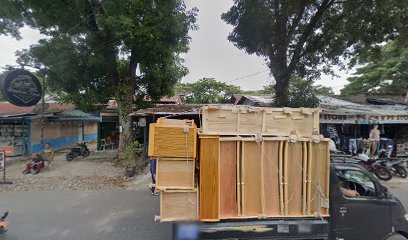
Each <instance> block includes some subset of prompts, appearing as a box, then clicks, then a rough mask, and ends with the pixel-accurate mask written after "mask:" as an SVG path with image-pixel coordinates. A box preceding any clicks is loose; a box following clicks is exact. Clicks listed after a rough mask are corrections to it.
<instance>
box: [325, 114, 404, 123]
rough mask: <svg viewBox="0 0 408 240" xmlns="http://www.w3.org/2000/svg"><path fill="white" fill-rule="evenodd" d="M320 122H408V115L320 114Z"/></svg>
mask: <svg viewBox="0 0 408 240" xmlns="http://www.w3.org/2000/svg"><path fill="white" fill-rule="evenodd" d="M320 123H340V124H370V125H371V124H408V115H364V114H361V115H342V114H324V113H322V114H320Z"/></svg>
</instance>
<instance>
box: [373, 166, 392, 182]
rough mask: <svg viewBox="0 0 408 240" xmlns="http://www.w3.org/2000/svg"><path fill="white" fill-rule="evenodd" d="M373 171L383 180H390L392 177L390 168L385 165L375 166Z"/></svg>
mask: <svg viewBox="0 0 408 240" xmlns="http://www.w3.org/2000/svg"><path fill="white" fill-rule="evenodd" d="M373 172H374V174H375V176H377V177H378V178H379V179H381V180H383V181H388V180H390V179H391V178H392V175H391V172H390V170H388V168H386V167H383V166H378V165H377V166H375V167H373Z"/></svg>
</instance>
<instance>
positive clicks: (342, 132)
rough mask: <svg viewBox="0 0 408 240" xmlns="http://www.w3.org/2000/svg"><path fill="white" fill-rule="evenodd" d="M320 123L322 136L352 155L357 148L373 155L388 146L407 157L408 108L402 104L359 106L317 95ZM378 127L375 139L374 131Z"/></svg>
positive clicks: (398, 154)
mask: <svg viewBox="0 0 408 240" xmlns="http://www.w3.org/2000/svg"><path fill="white" fill-rule="evenodd" d="M320 101H321V105H320V107H321V108H322V113H321V118H320V124H321V131H322V134H323V135H324V136H325V137H329V138H331V139H332V140H333V141H334V142H335V143H336V146H337V148H338V149H339V150H342V151H344V152H347V153H350V154H355V153H356V152H357V150H358V149H363V150H364V152H365V153H366V154H368V155H371V156H377V155H378V151H379V149H387V147H389V146H392V148H393V154H394V155H395V156H408V137H407V136H408V109H407V106H403V105H363V104H357V103H352V102H348V101H344V100H339V99H335V98H331V97H320ZM376 128H378V130H379V138H378V139H377V138H376V137H374V136H375V134H374V135H373V133H375V132H376Z"/></svg>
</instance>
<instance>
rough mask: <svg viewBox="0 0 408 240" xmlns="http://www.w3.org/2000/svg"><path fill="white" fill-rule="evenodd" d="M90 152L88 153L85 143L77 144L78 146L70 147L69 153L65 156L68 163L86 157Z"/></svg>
mask: <svg viewBox="0 0 408 240" xmlns="http://www.w3.org/2000/svg"><path fill="white" fill-rule="evenodd" d="M89 154H91V152H90V151H89V149H88V147H87V146H86V142H82V143H79V144H78V146H75V147H71V148H70V151H69V152H68V153H67V155H66V156H65V158H66V160H67V161H68V162H70V161H72V160H74V158H76V157H79V156H83V157H88V156H89Z"/></svg>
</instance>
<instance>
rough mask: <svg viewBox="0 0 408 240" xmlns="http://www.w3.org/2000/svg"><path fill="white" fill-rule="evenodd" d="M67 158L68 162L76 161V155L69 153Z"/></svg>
mask: <svg viewBox="0 0 408 240" xmlns="http://www.w3.org/2000/svg"><path fill="white" fill-rule="evenodd" d="M65 158H66V159H67V161H68V162H71V161H72V160H74V158H75V157H74V154H72V153H67V155H66V156H65Z"/></svg>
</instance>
